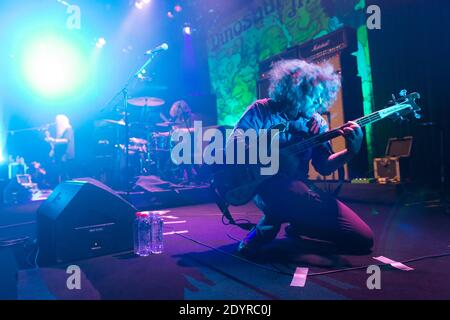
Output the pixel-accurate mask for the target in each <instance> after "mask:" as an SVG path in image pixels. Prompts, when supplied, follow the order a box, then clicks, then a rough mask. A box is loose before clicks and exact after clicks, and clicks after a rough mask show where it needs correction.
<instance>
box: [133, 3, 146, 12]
mask: <svg viewBox="0 0 450 320" xmlns="http://www.w3.org/2000/svg"><path fill="white" fill-rule="evenodd" d="M134 6H135V7H136V8H138V9H139V10H142V9H144V3H143V2H141V1H136V2H135V3H134Z"/></svg>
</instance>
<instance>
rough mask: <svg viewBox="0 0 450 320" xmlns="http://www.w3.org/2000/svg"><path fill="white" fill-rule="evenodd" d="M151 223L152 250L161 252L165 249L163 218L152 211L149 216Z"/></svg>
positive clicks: (156, 252)
mask: <svg viewBox="0 0 450 320" xmlns="http://www.w3.org/2000/svg"><path fill="white" fill-rule="evenodd" d="M149 220H150V223H151V252H152V253H154V254H160V253H162V252H163V250H164V244H163V226H164V222H163V219H161V217H160V216H159V215H158V214H155V213H151V214H150V217H149Z"/></svg>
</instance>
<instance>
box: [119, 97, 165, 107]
mask: <svg viewBox="0 0 450 320" xmlns="http://www.w3.org/2000/svg"><path fill="white" fill-rule="evenodd" d="M128 103H129V104H131V105H133V106H136V107H159V106H162V105H163V104H164V103H165V101H164V100H163V99H160V98H155V97H139V98H133V99H129V100H128Z"/></svg>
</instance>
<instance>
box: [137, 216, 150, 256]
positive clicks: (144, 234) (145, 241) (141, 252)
mask: <svg viewBox="0 0 450 320" xmlns="http://www.w3.org/2000/svg"><path fill="white" fill-rule="evenodd" d="M151 236H152V224H151V219H150V215H149V213H148V212H137V213H136V218H135V220H134V253H135V254H137V255H138V256H141V257H146V256H148V255H150V253H151V252H152V250H151V242H152V241H151V239H152V237H151Z"/></svg>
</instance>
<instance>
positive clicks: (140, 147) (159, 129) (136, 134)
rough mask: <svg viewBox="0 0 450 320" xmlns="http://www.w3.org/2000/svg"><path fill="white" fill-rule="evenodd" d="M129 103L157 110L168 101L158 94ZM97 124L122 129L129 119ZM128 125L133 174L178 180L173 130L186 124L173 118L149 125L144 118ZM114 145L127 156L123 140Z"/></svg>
mask: <svg viewBox="0 0 450 320" xmlns="http://www.w3.org/2000/svg"><path fill="white" fill-rule="evenodd" d="M128 104H129V105H130V106H132V107H138V108H152V109H157V108H158V107H161V106H163V105H164V104H165V101H164V100H163V99H160V98H155V97H138V98H132V99H129V100H128ZM122 116H123V114H122ZM97 125H98V126H113V127H115V128H119V129H120V128H125V126H126V122H125V120H124V119H120V120H113V119H103V120H101V121H99V122H97ZM128 126H129V132H130V137H129V139H128V143H129V144H128V156H129V161H130V162H129V165H130V167H131V170H132V173H133V174H134V175H152V174H155V175H157V176H160V177H162V178H164V179H167V180H174V179H178V178H179V177H178V172H177V168H176V166H175V165H174V164H173V163H172V161H171V160H170V152H171V150H172V148H173V145H174V143H173V141H172V140H171V136H172V134H171V133H172V132H173V130H175V129H176V128H177V127H180V126H182V124H181V123H178V122H172V121H163V122H160V123H152V124H149V123H148V121H142V120H141V121H136V122H130V123H129V125H128ZM114 148H115V149H116V150H117V151H119V155H123V156H125V155H126V149H127V148H126V146H125V145H124V144H123V143H119V144H114ZM122 158H123V157H122ZM119 161H120V160H119Z"/></svg>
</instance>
